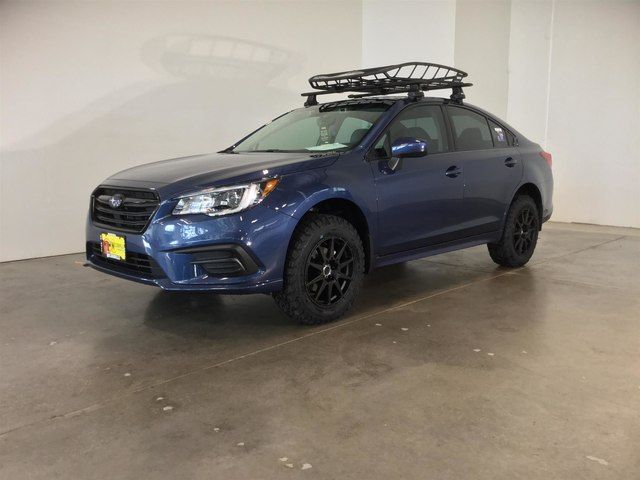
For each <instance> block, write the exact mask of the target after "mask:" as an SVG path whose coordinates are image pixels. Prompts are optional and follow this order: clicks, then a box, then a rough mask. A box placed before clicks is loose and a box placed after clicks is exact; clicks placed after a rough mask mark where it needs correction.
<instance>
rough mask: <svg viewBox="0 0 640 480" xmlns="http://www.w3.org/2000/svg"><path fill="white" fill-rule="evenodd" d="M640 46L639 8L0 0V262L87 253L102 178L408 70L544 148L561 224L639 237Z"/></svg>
mask: <svg viewBox="0 0 640 480" xmlns="http://www.w3.org/2000/svg"><path fill="white" fill-rule="evenodd" d="M336 12H339V14H336ZM639 45H640V2H637V1H635V2H634V1H626V2H623V1H617V0H612V1H589V2H583V1H564V0H562V1H561V0H556V1H555V2H554V0H512V1H508V0H488V1H482V2H480V1H472V0H458V1H457V2H456V1H455V0H425V1H419V0H408V1H401V0H400V1H394V2H392V1H380V0H363V1H362V2H361V1H360V0H351V1H342V2H325V3H323V2H313V1H302V0H298V1H280V2H278V1H264V0H262V1H260V0H258V1H254V2H248V1H244V2H235V1H209V2H190V1H184V2H155V1H150V2H115V1H114V2H112V1H104V2H99V3H96V2H70V1H55V2H52V1H51V2H50V1H47V2H40V3H37V2H29V3H27V2H11V1H4V2H0V260H12V259H18V258H28V257H35V256H43V255H54V254H59V253H68V252H75V251H79V250H82V248H83V246H82V244H83V235H84V234H83V228H84V216H85V214H86V209H87V206H88V196H89V193H90V192H91V190H92V188H93V187H94V186H95V185H96V184H97V183H98V182H100V180H102V179H103V178H104V177H106V176H108V175H109V174H111V173H113V172H115V171H117V170H120V169H123V168H127V167H129V166H132V165H136V164H141V163H145V162H149V161H154V160H158V159H162V158H168V157H172V156H179V155H188V154H194V153H200V152H207V151H214V150H216V149H219V148H221V147H224V146H226V145H227V144H229V143H231V142H233V141H234V140H235V139H236V138H238V137H239V136H240V135H242V134H243V133H244V132H246V131H248V130H249V129H251V128H253V127H254V126H256V125H258V124H260V123H262V122H264V121H265V120H268V119H270V118H271V117H273V116H274V115H276V114H277V113H280V112H282V111H285V110H287V109H290V108H294V107H296V106H298V105H300V103H301V99H300V98H299V97H298V94H299V93H300V91H302V90H306V89H307V87H308V84H307V82H306V80H307V78H308V77H309V76H310V75H312V74H314V73H317V72H323V71H329V72H331V71H338V70H343V69H350V68H353V67H354V66H360V65H362V66H377V65H384V64H389V63H398V62H402V61H408V60H429V61H433V62H438V63H444V64H454V65H455V66H457V67H459V68H462V69H466V70H467V71H468V72H469V74H470V77H469V78H470V81H472V82H473V83H474V87H471V88H469V89H467V91H466V93H467V97H468V100H469V101H470V102H472V103H477V104H478V105H481V106H483V107H485V108H487V109H488V110H490V111H493V112H494V113H496V114H497V115H498V116H502V117H506V119H507V120H508V121H509V122H510V123H512V124H513V125H514V126H515V127H516V128H518V129H519V130H521V131H522V132H523V133H524V134H525V135H527V136H528V137H529V138H531V139H533V140H536V141H538V142H540V143H541V144H542V145H543V146H546V147H547V148H548V149H549V151H551V153H552V154H553V155H554V173H555V177H556V189H555V202H554V203H555V214H554V219H555V220H562V221H574V222H589V223H599V224H605V225H622V226H635V227H640V213H639V209H640V198H639V195H640V158H639V156H638V155H639V153H638V152H639V151H640V144H639V142H640V134H639V132H640V123H639V122H640V113H639V111H640V98H639V96H640V93H639V92H640V83H639V79H640V71H639V62H640V51H639ZM249 76H251V77H252V78H255V79H257V80H258V82H257V83H255V82H252V81H251V80H250V78H249ZM16 206H18V208H16ZM25 212H26V213H25Z"/></svg>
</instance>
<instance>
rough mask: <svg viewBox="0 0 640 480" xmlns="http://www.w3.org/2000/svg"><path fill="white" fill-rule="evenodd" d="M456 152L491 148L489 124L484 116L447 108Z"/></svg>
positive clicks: (464, 110)
mask: <svg viewBox="0 0 640 480" xmlns="http://www.w3.org/2000/svg"><path fill="white" fill-rule="evenodd" d="M447 110H448V112H449V118H450V119H451V125H452V126H453V136H454V138H455V141H456V150H485V149H489V148H493V139H492V137H491V132H490V130H489V123H488V122H487V119H486V118H485V117H484V115H480V114H479V113H476V112H473V111H471V110H467V109H466V108H460V107H451V106H450V107H448V108H447Z"/></svg>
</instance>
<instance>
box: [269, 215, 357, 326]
mask: <svg viewBox="0 0 640 480" xmlns="http://www.w3.org/2000/svg"><path fill="white" fill-rule="evenodd" d="M363 276H364V249H363V247H362V241H361V239H360V236H359V235H358V232H357V231H356V229H355V228H354V227H353V225H352V224H351V223H349V222H348V221H346V220H345V219H344V218H341V217H337V216H334V215H325V214H319V213H312V214H310V215H308V216H307V217H306V218H305V219H303V221H302V223H301V224H300V225H299V226H298V227H297V229H296V231H295V233H294V235H293V239H292V241H291V243H290V245H289V251H288V252H287V259H286V264H285V269H284V285H283V289H282V290H281V291H280V292H278V293H275V294H274V295H273V298H274V299H275V301H276V303H277V304H278V306H279V307H280V309H282V311H283V312H284V313H286V314H287V315H288V316H289V317H291V318H293V319H295V320H297V321H298V322H300V323H303V324H307V325H319V324H322V323H326V322H330V321H332V320H335V319H336V318H338V317H340V316H342V315H343V314H344V313H345V312H347V310H349V309H350V308H351V306H352V304H353V301H354V299H355V297H356V296H357V294H358V291H359V290H360V286H361V284H362V279H363ZM321 289H322V290H321Z"/></svg>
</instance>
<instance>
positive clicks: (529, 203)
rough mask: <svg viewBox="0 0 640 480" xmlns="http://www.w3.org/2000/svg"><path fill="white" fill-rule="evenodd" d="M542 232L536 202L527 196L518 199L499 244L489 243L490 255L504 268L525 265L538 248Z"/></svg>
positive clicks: (511, 208)
mask: <svg viewBox="0 0 640 480" xmlns="http://www.w3.org/2000/svg"><path fill="white" fill-rule="evenodd" d="M539 231H540V215H539V214H538V207H537V206H536V202H534V201H533V199H532V198H531V197H529V196H527V195H521V196H519V197H517V198H516V199H515V200H514V201H513V203H512V204H511V207H510V208H509V213H508V214H507V219H506V222H505V226H504V231H503V233H502V239H501V240H500V242H499V243H489V244H488V245H487V247H488V248H489V255H490V256H491V259H492V260H493V261H494V262H496V263H497V264H498V265H502V266H503V267H512V268H515V267H521V266H523V265H525V264H526V263H527V262H528V261H529V259H530V258H531V256H532V255H533V251H534V250H535V248H536V244H537V242H538V232H539Z"/></svg>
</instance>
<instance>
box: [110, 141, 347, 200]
mask: <svg viewBox="0 0 640 480" xmlns="http://www.w3.org/2000/svg"><path fill="white" fill-rule="evenodd" d="M338 156H339V155H338V154H324V155H322V154H317V153H316V154H313V153H271V152H270V153H262V152H255V153H234V154H230V153H212V154H206V155H194V156H191V157H181V158H173V159H170V160H163V161H161V162H155V163H148V164H146V165H140V166H137V167H133V168H129V169H127V170H123V171H121V172H119V173H116V174H115V175H113V176H111V177H109V178H108V179H107V180H106V181H105V182H104V184H107V185H119V186H129V187H133V186H140V187H149V188H155V189H157V190H158V191H159V192H160V194H161V196H162V197H165V198H166V197H167V196H169V195H174V194H176V193H182V192H185V191H192V190H197V189H199V188H206V187H211V186H218V185H222V184H229V183H232V182H246V181H253V180H259V179H261V178H264V177H271V176H278V175H287V174H289V173H294V172H299V171H302V170H308V169H312V168H320V167H326V166H328V165H331V164H332V163H333V162H335V161H336V160H337V158H338Z"/></svg>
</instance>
